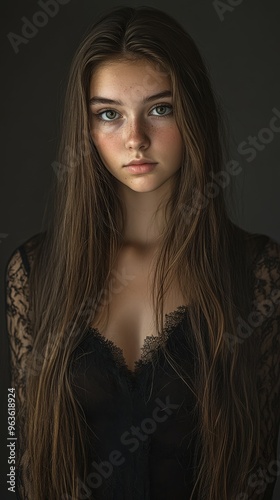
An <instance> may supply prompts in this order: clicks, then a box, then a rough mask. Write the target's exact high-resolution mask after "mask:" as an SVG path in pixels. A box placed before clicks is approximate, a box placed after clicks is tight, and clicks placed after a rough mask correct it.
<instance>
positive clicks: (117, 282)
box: [91, 253, 185, 370]
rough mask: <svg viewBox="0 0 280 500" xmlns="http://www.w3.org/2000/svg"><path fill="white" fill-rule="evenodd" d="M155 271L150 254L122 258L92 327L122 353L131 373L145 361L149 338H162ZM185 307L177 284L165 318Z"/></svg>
mask: <svg viewBox="0 0 280 500" xmlns="http://www.w3.org/2000/svg"><path fill="white" fill-rule="evenodd" d="M154 269H155V265H154V261H153V258H152V256H151V255H150V254H141V255H135V254H133V253H122V254H120V255H119V257H118V259H117V261H116V263H115V266H114V268H113V270H112V272H111V275H110V279H109V282H108V286H107V288H105V289H104V290H103V291H102V292H103V293H102V295H101V299H100V301H99V307H98V309H97V311H96V313H95V317H94V320H93V323H92V325H91V326H92V327H94V328H96V329H98V331H99V332H100V333H101V334H102V335H103V336H104V337H105V338H107V339H109V340H111V341H112V342H113V343H114V344H115V345H116V346H118V347H119V348H120V349H121V350H122V352H123V355H124V358H125V360H126V363H127V365H128V367H129V368H130V369H131V370H133V367H134V363H135V362H136V361H137V360H138V359H140V358H141V351H142V347H143V345H144V341H145V338H146V337H147V336H150V335H153V336H157V335H158V332H157V330H156V325H155V316H154V311H153V305H152V295H151V294H152V291H153V289H154V287H155V280H154ZM183 304H185V299H184V297H183V295H182V293H181V291H180V289H179V285H178V284H177V283H174V284H173V285H171V287H170V289H169V290H168V293H167V295H166V297H165V298H164V302H163V312H164V315H165V314H169V313H170V312H172V311H174V310H175V309H176V308H177V307H178V306H180V305H183Z"/></svg>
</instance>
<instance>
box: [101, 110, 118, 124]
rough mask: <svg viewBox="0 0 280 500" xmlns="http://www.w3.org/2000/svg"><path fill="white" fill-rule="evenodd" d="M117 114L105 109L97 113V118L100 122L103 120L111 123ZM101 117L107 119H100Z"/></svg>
mask: <svg viewBox="0 0 280 500" xmlns="http://www.w3.org/2000/svg"><path fill="white" fill-rule="evenodd" d="M118 114H119V113H117V112H116V111H114V110H113V109H107V110H105V111H102V112H101V113H97V117H98V118H99V119H100V120H103V121H105V122H112V121H114V118H116V116H115V115H118ZM102 115H105V116H106V117H107V118H104V117H102Z"/></svg>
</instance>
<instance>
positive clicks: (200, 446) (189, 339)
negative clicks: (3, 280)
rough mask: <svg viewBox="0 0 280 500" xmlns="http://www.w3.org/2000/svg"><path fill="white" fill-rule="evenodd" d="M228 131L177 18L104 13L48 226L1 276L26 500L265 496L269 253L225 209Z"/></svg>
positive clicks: (78, 75) (273, 370)
mask: <svg viewBox="0 0 280 500" xmlns="http://www.w3.org/2000/svg"><path fill="white" fill-rule="evenodd" d="M224 130H225V126H224V125H223V120H222V114H221V111H220V105H219V104H218V102H217V99H216V98H215V96H214V93H213V90H212V88H211V83H210V80H209V76H208V73H207V70H206V67H205V64H204V63H203V61H202V58H201V56H200V54H199V52H198V50H197V48H196V46H195V44H194V42H193V40H192V39H191V37H190V36H189V35H188V34H187V33H186V32H185V30H184V29H183V28H182V27H181V26H180V25H179V24H178V23H177V22H176V21H175V20H174V19H172V18H171V17H169V16H168V15H167V14H165V13H164V12H161V11H159V10H157V9H153V8H148V7H142V8H130V7H121V8H117V9H113V10H112V11H110V12H109V13H107V14H106V15H103V17H101V18H99V19H98V21H97V22H96V23H95V24H94V26H93V27H92V29H91V30H90V33H89V34H88V36H87V38H86V39H85V40H84V41H83V42H82V44H81V45H80V47H79V48H78V50H77V53H76V55H75V57H74V61H73V64H72V68H71V72H70V77H69V84H68V89H67V93H66V103H65V111H64V121H63V127H62V139H61V146H60V159H59V162H57V163H55V164H54V165H53V166H54V169H55V172H56V174H57V176H56V179H57V183H56V193H55V203H54V210H53V213H52V215H51V217H50V220H49V226H48V228H47V230H46V231H45V232H42V233H40V234H38V235H35V236H33V237H32V238H30V239H29V240H28V241H26V242H25V243H24V244H22V245H21V246H20V247H19V248H17V249H16V250H15V251H14V252H13V255H12V256H11V258H10V260H9V263H8V267H7V327H8V333H9V338H10V345H11V367H12V385H13V387H14V388H15V391H16V398H17V403H18V420H17V426H18V427H17V428H18V433H19V440H18V442H17V446H18V448H17V453H18V462H17V483H18V498H24V499H25V498H27V499H29V500H45V499H48V500H50V499H51V500H58V499H62V498H63V499H114V500H116V499H127V500H131V499H133V500H135V499H139V500H140V499H141V500H143V499H153V500H155V499H161V500H163V499H166V500H170V499H176V500H179V499H188V498H191V499H195V498H197V499H199V500H201V499H207V500H209V499H211V500H221V499H222V500H237V499H239V500H245V499H248V498H258V499H270V498H271V497H272V491H273V486H274V484H275V480H276V477H277V474H279V461H278V462H277V435H278V429H279V423H280V405H279V397H280V373H279V367H280V350H279V330H280V306H279V304H280V245H279V244H278V243H277V242H276V241H274V240H272V239H271V238H269V237H268V236H265V235H261V234H251V233H249V232H246V231H244V230H242V229H240V228H239V227H237V226H236V225H235V224H234V223H233V222H232V221H231V220H230V217H229V216H228V215H227V210H226V204H225V199H224V187H225V185H226V184H229V182H230V181H232V177H233V176H234V175H236V174H237V173H238V171H237V167H236V164H235V163H234V162H232V161H229V159H228V157H227V151H228V149H227V140H226V134H225V133H224ZM225 180H226V181H227V182H226V183H225Z"/></svg>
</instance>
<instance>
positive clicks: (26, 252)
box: [6, 232, 46, 277]
mask: <svg viewBox="0 0 280 500" xmlns="http://www.w3.org/2000/svg"><path fill="white" fill-rule="evenodd" d="M45 235H46V232H40V233H36V234H35V235H33V236H31V237H29V238H28V239H27V240H25V241H24V242H23V243H21V244H20V245H18V246H17V247H16V248H14V250H13V251H12V253H11V254H10V256H9V258H8V262H7V266H6V276H8V277H13V276H18V275H19V274H20V273H21V274H22V273H23V274H25V275H27V276H29V274H30V269H31V265H32V262H33V260H34V258H35V253H36V249H37V248H38V247H39V245H41V244H42V242H43V241H44V239H45Z"/></svg>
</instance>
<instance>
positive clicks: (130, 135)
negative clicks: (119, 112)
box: [124, 118, 150, 149]
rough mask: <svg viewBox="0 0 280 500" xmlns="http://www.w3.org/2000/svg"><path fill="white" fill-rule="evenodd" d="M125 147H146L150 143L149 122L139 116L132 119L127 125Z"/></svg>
mask: <svg viewBox="0 0 280 500" xmlns="http://www.w3.org/2000/svg"><path fill="white" fill-rule="evenodd" d="M124 134H125V139H124V140H125V147H126V148H127V149H140V148H141V149H143V148H144V149H146V148H147V147H149V145H150V138H149V134H148V128H147V124H146V125H145V124H144V123H143V121H142V120H141V119H139V118H135V119H132V120H130V121H129V122H128V123H127V125H126V127H125V132H124Z"/></svg>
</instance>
